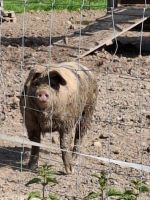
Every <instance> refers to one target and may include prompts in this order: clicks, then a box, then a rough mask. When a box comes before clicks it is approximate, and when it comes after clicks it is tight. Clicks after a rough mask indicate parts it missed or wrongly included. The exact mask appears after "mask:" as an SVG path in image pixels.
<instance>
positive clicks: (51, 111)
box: [20, 62, 97, 174]
mask: <svg viewBox="0 0 150 200" xmlns="http://www.w3.org/2000/svg"><path fill="white" fill-rule="evenodd" d="M96 83H97V81H96V73H95V71H94V68H92V69H89V68H87V67H85V66H83V65H82V64H79V63H78V62H64V63H59V64H53V65H52V66H51V67H45V66H40V65H36V66H35V67H34V69H32V70H31V71H30V73H29V75H28V78H27V80H26V82H25V84H24V88H23V91H22V95H21V98H20V110H21V113H22V116H23V118H24V122H25V126H26V129H27V133H28V138H29V140H31V141H34V142H38V143H40V142H41V135H43V136H44V135H45V133H46V132H50V131H52V132H55V131H57V132H59V136H60V148H61V150H62V160H63V163H64V167H65V171H66V173H67V174H69V173H72V170H73V168H72V161H73V160H74V159H75V158H76V155H77V154H76V152H78V150H79V149H78V148H79V146H80V144H81V142H82V140H83V137H84V135H85V134H86V132H87V130H88V129H89V128H90V122H91V120H92V114H93V111H94V107H95V103H96V98H97V84H96ZM72 144H73V145H72ZM39 150H40V149H39V147H37V146H32V148H31V155H30V159H29V163H28V166H29V168H31V169H36V168H37V167H38V160H39ZM70 152H73V153H70Z"/></svg>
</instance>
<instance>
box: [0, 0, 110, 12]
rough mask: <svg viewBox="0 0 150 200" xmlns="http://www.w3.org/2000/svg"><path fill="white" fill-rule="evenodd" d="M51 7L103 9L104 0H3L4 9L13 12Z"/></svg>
mask: <svg viewBox="0 0 150 200" xmlns="http://www.w3.org/2000/svg"><path fill="white" fill-rule="evenodd" d="M54 2H55V3H54ZM83 2H84V4H83ZM53 3H54V4H53ZM52 8H53V9H57V10H63V9H68V10H79V9H80V8H83V9H104V8H106V0H84V1H83V0H55V1H54V0H26V3H25V1H24V0H4V9H5V10H13V11H15V12H23V11H24V10H25V11H40V10H45V11H48V10H51V9H52Z"/></svg>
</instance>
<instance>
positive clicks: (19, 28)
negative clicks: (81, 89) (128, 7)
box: [0, 11, 150, 200]
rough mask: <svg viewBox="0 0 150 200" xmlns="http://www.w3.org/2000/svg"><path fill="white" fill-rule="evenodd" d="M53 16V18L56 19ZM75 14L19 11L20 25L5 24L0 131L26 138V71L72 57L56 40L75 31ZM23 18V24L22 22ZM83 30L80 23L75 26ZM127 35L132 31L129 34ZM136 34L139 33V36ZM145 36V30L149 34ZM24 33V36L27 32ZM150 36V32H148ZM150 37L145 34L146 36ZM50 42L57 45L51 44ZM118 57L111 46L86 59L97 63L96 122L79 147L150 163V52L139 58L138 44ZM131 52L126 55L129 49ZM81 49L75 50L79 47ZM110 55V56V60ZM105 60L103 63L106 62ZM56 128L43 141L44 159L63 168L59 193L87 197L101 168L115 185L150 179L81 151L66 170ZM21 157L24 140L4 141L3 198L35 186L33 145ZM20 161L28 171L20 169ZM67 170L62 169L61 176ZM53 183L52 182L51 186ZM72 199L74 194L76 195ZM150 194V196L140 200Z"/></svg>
mask: <svg viewBox="0 0 150 200" xmlns="http://www.w3.org/2000/svg"><path fill="white" fill-rule="evenodd" d="M103 14H104V13H103V12H102V13H101V12H100V11H86V12H84V20H85V21H88V20H89V21H93V20H95V19H96V18H99V17H101V16H102V15H103ZM51 17H53V20H52V21H53V24H51ZM70 19H73V20H74V21H79V20H80V14H79V13H78V12H55V13H53V16H51V14H50V13H47V12H40V13H26V14H25V15H24V16H23V14H19V15H17V22H16V23H15V24H13V23H12V24H11V23H4V24H2V26H1V35H2V38H1V48H0V53H1V61H0V64H1V73H0V77H1V78H0V82H1V90H0V129H1V133H5V134H10V135H18V136H22V137H25V138H26V131H25V129H24V126H23V121H22V118H21V115H20V112H19V106H18V102H19V99H18V95H19V94H20V91H21V89H22V86H23V82H24V80H25V77H26V76H27V74H28V72H29V70H30V69H31V68H32V67H33V65H34V64H35V63H38V64H43V65H49V63H50V62H62V61H70V60H72V55H69V51H70V50H69V49H66V48H64V47H58V46H55V45H53V43H54V42H56V41H58V40H59V39H61V38H62V39H63V38H64V37H65V35H67V34H71V33H72V32H73V31H74V29H73V28H71V27H70V22H69V21H70ZM23 21H24V22H25V23H24V26H23ZM75 26H76V27H75V28H79V24H78V23H77V24H75ZM128 34H129V35H126V37H129V36H132V38H133V33H128ZM138 34H139V33H137V32H134V36H135V40H136V39H137V38H136V36H137V35H138ZM146 34H148V33H146ZM22 36H25V37H22ZM148 37H149V35H148ZM146 38H147V35H146ZM50 43H52V46H53V47H52V48H50V47H51V46H50ZM120 48H121V47H120V46H119V50H120V52H118V54H117V55H115V56H113V54H114V52H115V51H114V50H115V49H111V50H109V51H106V50H105V49H103V50H101V51H96V52H94V53H93V54H92V55H89V56H87V57H85V58H83V59H82V60H81V62H82V63H83V64H85V65H87V66H97V67H98V68H99V71H100V72H99V76H98V80H97V82H98V86H99V95H98V100H97V106H96V111H95V113H94V116H93V122H92V127H91V129H90V130H89V132H88V134H87V136H86V138H85V140H84V143H83V145H82V148H81V152H82V153H85V154H89V155H94V156H99V157H106V158H111V159H118V160H122V161H128V162H134V163H143V164H145V165H149V163H150V156H149V155H150V154H149V145H150V136H149V128H150V120H149V119H150V117H149V116H150V107H149V102H150V82H149V78H150V71H149V66H150V57H149V55H148V54H147V53H146V54H144V56H143V57H142V59H141V58H139V57H138V53H135V51H134V50H133V47H132V46H131V48H129V46H128V47H127V48H126V51H121V49H120ZM122 48H124V47H122ZM125 52H126V53H125ZM77 53H78V49H77ZM112 60H113V62H111V61H112ZM101 62H103V64H101ZM51 137H56V138H57V137H58V135H57V133H53V134H52V135H50V134H47V135H46V137H45V138H44V139H43V141H42V143H45V144H47V145H51V147H52V151H51V152H45V151H44V152H43V151H42V152H41V157H40V164H43V163H45V162H48V163H49V164H51V165H53V168H54V169H55V170H56V171H57V172H58V175H57V179H58V181H59V184H58V185H56V186H55V187H54V188H53V190H54V191H55V192H56V193H58V195H59V196H60V199H82V197H83V196H85V195H86V194H87V193H88V191H93V190H97V180H96V179H95V178H94V177H91V174H93V173H95V172H100V171H102V170H106V171H108V174H109V175H110V176H111V177H112V181H111V183H110V185H113V186H116V187H124V186H125V185H126V184H128V181H129V180H130V179H132V178H134V177H143V178H145V179H146V180H147V183H148V184H150V181H149V174H148V173H145V172H144V171H138V170H135V169H131V168H121V167H119V166H117V165H113V164H109V163H104V162H102V161H98V160H97V159H92V158H86V157H81V159H80V160H79V161H78V163H77V165H76V167H75V173H74V174H73V175H68V176H66V175H63V174H62V173H59V172H63V171H64V168H63V164H62V159H61V152H59V151H58V150H57V149H58V148H59V142H58V140H57V139H56V142H55V143H52V142H51ZM24 150H25V152H24V154H23V163H21V152H22V146H21V145H18V144H15V143H14V144H13V143H10V142H3V141H1V142H0V160H1V161H0V199H3V200H5V199H7V200H14V199H18V200H21V199H25V198H26V196H27V193H28V192H29V191H31V190H33V189H37V186H33V187H31V188H26V187H25V186H24V184H25V183H26V182H27V181H28V180H29V179H30V178H31V177H34V175H35V174H34V173H32V172H29V171H26V170H25V169H26V164H27V161H28V157H29V149H28V148H26V147H25V149H24ZM21 166H23V172H20V169H21ZM60 174H62V175H60ZM49 190H50V188H48V191H49ZM74 197H75V198H74ZM141 199H142V200H146V199H147V200H148V199H149V197H148V196H146V195H145V196H144V197H142V198H141Z"/></svg>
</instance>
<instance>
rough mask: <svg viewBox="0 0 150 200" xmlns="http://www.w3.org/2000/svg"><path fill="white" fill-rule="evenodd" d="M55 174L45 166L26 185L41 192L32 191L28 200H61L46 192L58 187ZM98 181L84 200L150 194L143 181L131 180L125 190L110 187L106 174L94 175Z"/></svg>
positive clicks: (126, 198) (124, 198)
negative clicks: (37, 185) (47, 188)
mask: <svg viewBox="0 0 150 200" xmlns="http://www.w3.org/2000/svg"><path fill="white" fill-rule="evenodd" d="M54 174H55V173H54V172H53V171H52V169H51V167H50V166H49V165H47V164H45V165H43V166H42V167H40V169H39V173H38V176H37V177H35V178H33V179H31V180H30V181H28V183H26V186H29V185H31V184H40V185H41V186H42V187H41V191H32V192H30V193H29V195H28V199H27V200H32V199H33V198H35V197H36V198H37V199H40V200H59V199H58V197H57V195H56V194H55V193H49V194H48V195H45V190H46V187H47V186H48V185H50V186H51V187H52V186H54V185H56V184H57V183H58V182H57V180H56V178H55V177H54ZM92 176H94V177H96V179H98V187H97V191H91V192H89V193H88V195H87V196H85V197H84V198H83V200H92V199H98V200H106V199H108V197H109V199H116V200H140V197H141V195H142V194H143V193H148V194H150V189H149V186H148V185H147V184H146V183H145V182H144V181H143V180H142V179H134V180H131V181H130V182H129V183H128V185H127V186H125V188H119V189H118V188H116V187H114V186H113V187H112V186H110V183H109V182H110V178H109V177H108V175H107V174H106V173H105V172H101V173H99V174H94V175H92Z"/></svg>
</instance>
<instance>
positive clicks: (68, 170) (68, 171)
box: [65, 164, 74, 175]
mask: <svg viewBox="0 0 150 200" xmlns="http://www.w3.org/2000/svg"><path fill="white" fill-rule="evenodd" d="M65 171H66V174H68V175H69V174H73V172H74V170H73V166H72V164H68V165H67V166H65Z"/></svg>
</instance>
